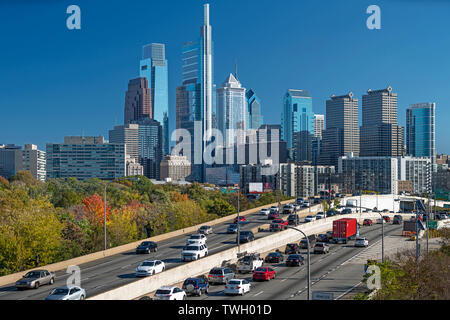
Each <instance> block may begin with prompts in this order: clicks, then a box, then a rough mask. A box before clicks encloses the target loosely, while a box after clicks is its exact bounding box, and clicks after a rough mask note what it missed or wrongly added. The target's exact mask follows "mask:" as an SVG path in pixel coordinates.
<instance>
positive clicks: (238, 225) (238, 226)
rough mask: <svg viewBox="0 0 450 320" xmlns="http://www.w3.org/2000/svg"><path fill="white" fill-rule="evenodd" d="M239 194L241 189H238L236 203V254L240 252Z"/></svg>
mask: <svg viewBox="0 0 450 320" xmlns="http://www.w3.org/2000/svg"><path fill="white" fill-rule="evenodd" d="M240 193H241V188H240V187H239V189H238V203H237V246H238V252H241V239H240V229H241V224H240V223H239V222H240V221H239V211H240Z"/></svg>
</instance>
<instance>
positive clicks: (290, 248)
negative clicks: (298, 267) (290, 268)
mask: <svg viewBox="0 0 450 320" xmlns="http://www.w3.org/2000/svg"><path fill="white" fill-rule="evenodd" d="M300 250H301V248H300V246H299V245H298V244H297V243H288V244H287V245H286V249H284V254H291V253H299V252H300Z"/></svg>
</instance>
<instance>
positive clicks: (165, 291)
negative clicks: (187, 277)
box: [155, 289, 170, 294]
mask: <svg viewBox="0 0 450 320" xmlns="http://www.w3.org/2000/svg"><path fill="white" fill-rule="evenodd" d="M155 294H170V290H166V289H164V290H163V289H158V290H156V293H155Z"/></svg>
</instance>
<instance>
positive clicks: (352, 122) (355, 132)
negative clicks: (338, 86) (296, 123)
mask: <svg viewBox="0 0 450 320" xmlns="http://www.w3.org/2000/svg"><path fill="white" fill-rule="evenodd" d="M326 118H327V119H326V130H323V131H322V150H321V153H320V157H319V163H320V164H322V165H333V166H337V162H338V158H339V157H341V156H344V155H345V154H347V153H348V152H353V154H354V155H358V154H359V128H358V99H355V98H354V97H353V92H349V93H348V94H346V95H342V96H335V95H332V96H331V98H330V99H329V100H327V102H326Z"/></svg>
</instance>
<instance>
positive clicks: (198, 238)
mask: <svg viewBox="0 0 450 320" xmlns="http://www.w3.org/2000/svg"><path fill="white" fill-rule="evenodd" d="M191 244H195V245H202V244H206V236H205V235H204V234H202V233H199V234H192V235H191V236H190V238H189V239H187V240H186V245H187V246H188V245H191Z"/></svg>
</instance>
